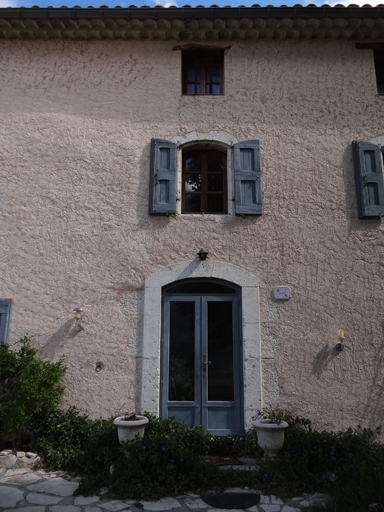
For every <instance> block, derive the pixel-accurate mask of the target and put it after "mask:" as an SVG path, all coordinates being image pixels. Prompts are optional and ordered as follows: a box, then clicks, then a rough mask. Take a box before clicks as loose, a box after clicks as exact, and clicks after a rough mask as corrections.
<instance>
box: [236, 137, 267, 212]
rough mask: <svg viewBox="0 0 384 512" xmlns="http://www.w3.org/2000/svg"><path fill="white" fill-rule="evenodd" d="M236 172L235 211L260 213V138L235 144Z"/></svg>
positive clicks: (261, 208)
mask: <svg viewBox="0 0 384 512" xmlns="http://www.w3.org/2000/svg"><path fill="white" fill-rule="evenodd" d="M233 167H234V173H235V213H237V214H240V215H260V214H261V213H263V205H262V198H261V169H260V145H259V141H258V140H245V141H243V142H238V143H237V144H235V145H234V146H233Z"/></svg>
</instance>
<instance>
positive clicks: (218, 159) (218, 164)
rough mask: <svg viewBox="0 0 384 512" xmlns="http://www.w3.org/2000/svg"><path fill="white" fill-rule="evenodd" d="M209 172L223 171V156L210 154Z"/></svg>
mask: <svg viewBox="0 0 384 512" xmlns="http://www.w3.org/2000/svg"><path fill="white" fill-rule="evenodd" d="M207 165H208V171H223V169H224V165H223V157H222V156H221V155H215V154H210V155H208V158H207Z"/></svg>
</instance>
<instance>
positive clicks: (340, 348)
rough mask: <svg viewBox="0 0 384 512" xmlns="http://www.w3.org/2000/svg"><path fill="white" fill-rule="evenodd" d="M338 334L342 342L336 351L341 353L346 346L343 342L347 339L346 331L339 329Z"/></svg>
mask: <svg viewBox="0 0 384 512" xmlns="http://www.w3.org/2000/svg"><path fill="white" fill-rule="evenodd" d="M337 332H338V336H339V340H340V342H339V343H338V344H337V345H336V350H338V351H339V352H342V351H343V350H344V345H343V341H344V338H345V335H344V329H339V330H338V331H337Z"/></svg>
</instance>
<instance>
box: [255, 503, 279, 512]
mask: <svg viewBox="0 0 384 512" xmlns="http://www.w3.org/2000/svg"><path fill="white" fill-rule="evenodd" d="M260 508H261V509H262V510H264V512H280V510H281V507H280V505H272V504H269V505H260Z"/></svg>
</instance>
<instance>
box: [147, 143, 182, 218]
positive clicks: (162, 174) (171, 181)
mask: <svg viewBox="0 0 384 512" xmlns="http://www.w3.org/2000/svg"><path fill="white" fill-rule="evenodd" d="M176 148H177V146H176V144H174V143H173V142H169V141H168V140H161V139H152V140H151V163H150V178H149V214H150V215H166V214H169V213H176V166H177V163H176Z"/></svg>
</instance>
